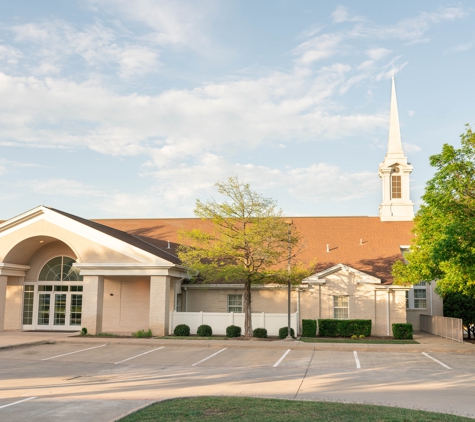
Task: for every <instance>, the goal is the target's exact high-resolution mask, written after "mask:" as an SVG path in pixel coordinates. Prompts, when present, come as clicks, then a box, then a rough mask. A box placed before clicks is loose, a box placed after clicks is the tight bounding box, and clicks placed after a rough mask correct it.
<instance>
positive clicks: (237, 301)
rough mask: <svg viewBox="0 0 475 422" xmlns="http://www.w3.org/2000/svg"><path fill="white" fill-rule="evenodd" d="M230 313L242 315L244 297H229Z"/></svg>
mask: <svg viewBox="0 0 475 422" xmlns="http://www.w3.org/2000/svg"><path fill="white" fill-rule="evenodd" d="M228 312H234V313H238V314H240V313H242V295H228Z"/></svg>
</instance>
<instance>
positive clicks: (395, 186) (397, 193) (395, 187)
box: [391, 176, 402, 199]
mask: <svg viewBox="0 0 475 422" xmlns="http://www.w3.org/2000/svg"><path fill="white" fill-rule="evenodd" d="M401 192H402V191H401V176H392V177H391V198H395V199H400V198H402V194H401Z"/></svg>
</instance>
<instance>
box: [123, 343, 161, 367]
mask: <svg viewBox="0 0 475 422" xmlns="http://www.w3.org/2000/svg"><path fill="white" fill-rule="evenodd" d="M164 347H165V346H162V347H157V348H156V349H153V350H149V351H148V352H145V353H140V355H135V356H132V357H131V358H127V359H124V360H121V361H119V362H114V365H117V364H118V363H122V362H127V361H128V360H131V359H135V358H138V357H139V356H143V355H146V354H147V353H152V352H155V350H160V349H163V348H164Z"/></svg>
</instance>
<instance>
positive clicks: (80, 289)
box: [71, 286, 82, 292]
mask: <svg viewBox="0 0 475 422" xmlns="http://www.w3.org/2000/svg"><path fill="white" fill-rule="evenodd" d="M71 291H72V292H82V286H71Z"/></svg>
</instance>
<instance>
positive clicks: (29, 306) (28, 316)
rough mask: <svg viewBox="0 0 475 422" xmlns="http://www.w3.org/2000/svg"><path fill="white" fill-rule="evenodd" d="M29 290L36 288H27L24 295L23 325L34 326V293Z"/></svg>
mask: <svg viewBox="0 0 475 422" xmlns="http://www.w3.org/2000/svg"><path fill="white" fill-rule="evenodd" d="M27 288H28V289H27ZM29 288H34V286H25V292H24V294H23V325H31V324H33V296H34V292H33V291H32V290H30V289H29Z"/></svg>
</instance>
